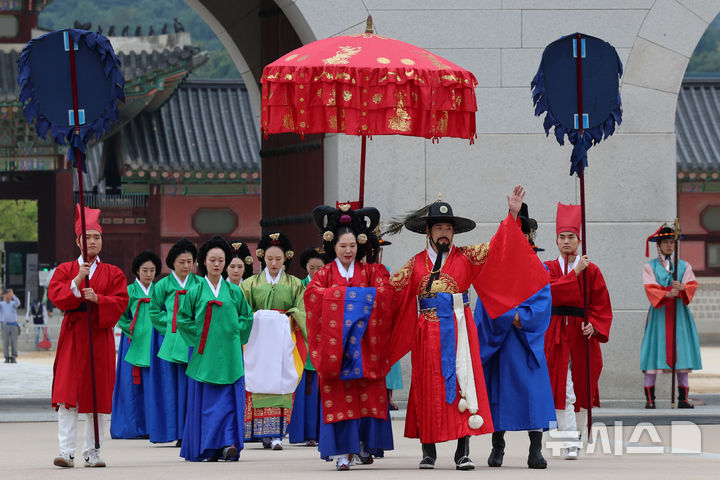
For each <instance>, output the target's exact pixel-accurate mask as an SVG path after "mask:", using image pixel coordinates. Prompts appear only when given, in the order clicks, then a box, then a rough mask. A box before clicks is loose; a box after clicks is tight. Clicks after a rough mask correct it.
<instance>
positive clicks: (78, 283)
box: [48, 205, 128, 467]
mask: <svg viewBox="0 0 720 480" xmlns="http://www.w3.org/2000/svg"><path fill="white" fill-rule="evenodd" d="M99 217H100V210H95V209H90V208H85V222H86V227H87V228H86V240H87V259H83V256H82V255H80V257H79V258H78V259H77V260H74V261H71V262H65V263H62V264H60V265H59V266H58V267H57V269H56V270H55V273H54V274H53V277H52V280H51V281H50V285H49V287H48V298H49V299H50V301H51V302H52V303H53V304H54V305H55V306H56V307H57V308H59V309H60V310H62V311H64V312H65V316H64V317H63V321H62V326H61V329H60V338H59V339H58V345H57V353H56V355H55V365H54V367H53V374H54V377H53V386H52V405H53V407H54V408H55V409H56V410H57V412H58V443H59V446H60V453H59V455H58V456H57V457H55V460H54V462H53V463H54V464H55V465H57V466H59V467H72V466H74V459H75V441H76V437H77V422H78V414H79V413H83V414H88V415H87V420H86V422H85V442H84V447H83V450H82V454H83V457H84V459H85V466H86V467H104V466H105V462H104V461H103V460H102V459H101V458H100V455H99V453H100V452H99V449H95V448H94V432H93V418H92V416H93V414H92V411H93V402H92V378H91V373H90V355H89V345H90V339H89V338H88V337H89V334H88V324H87V322H88V320H87V316H88V314H87V309H88V308H89V309H90V311H91V315H92V326H93V330H92V342H93V349H94V360H95V379H96V391H97V411H98V429H99V432H98V437H99V440H100V441H102V438H103V436H104V433H105V415H107V414H110V411H111V409H112V397H113V385H114V384H115V340H114V336H113V327H114V326H115V324H116V323H117V321H118V319H119V318H120V316H121V315H122V314H123V312H124V311H125V309H126V308H127V304H128V293H127V279H126V278H125V275H123V273H122V271H121V270H120V269H119V268H118V267H116V266H114V265H110V264H108V263H102V262H101V261H100V258H99V257H98V255H99V254H100V250H101V249H102V227H101V226H100V221H99ZM75 236H76V241H75V243H76V244H77V246H78V248H80V250H81V251H82V246H81V236H82V230H81V226H80V206H79V205H78V206H77V208H76V211H75ZM86 277H87V278H89V279H90V287H89V288H88V287H86V285H85V278H86Z"/></svg>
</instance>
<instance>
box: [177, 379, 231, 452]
mask: <svg viewBox="0 0 720 480" xmlns="http://www.w3.org/2000/svg"><path fill="white" fill-rule="evenodd" d="M244 423H245V377H240V379H239V380H238V381H237V382H235V383H233V384H232V385H217V384H214V383H204V382H198V381H197V380H193V379H192V378H189V379H188V408H187V421H186V422H185V432H184V433H183V442H182V448H180V456H181V457H183V458H185V460H190V461H191V462H200V461H202V460H205V459H208V458H218V457H220V456H221V455H222V450H223V448H225V447H229V446H231V445H235V447H237V449H238V451H240V450H242V448H243V433H244V432H243V428H244ZM239 457H240V455H239V454H238V456H237V457H235V458H234V459H233V460H237V459H238V458H239Z"/></svg>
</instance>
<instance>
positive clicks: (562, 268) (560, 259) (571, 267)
mask: <svg viewBox="0 0 720 480" xmlns="http://www.w3.org/2000/svg"><path fill="white" fill-rule="evenodd" d="M579 261H580V255H575V260H573V263H572V265H568V270H567V271H568V273H570V270H574V269H575V267H576V266H577V264H578V262H579ZM558 263H559V264H560V271H561V272H563V273H565V257H564V256H563V255H560V256H559V257H558Z"/></svg>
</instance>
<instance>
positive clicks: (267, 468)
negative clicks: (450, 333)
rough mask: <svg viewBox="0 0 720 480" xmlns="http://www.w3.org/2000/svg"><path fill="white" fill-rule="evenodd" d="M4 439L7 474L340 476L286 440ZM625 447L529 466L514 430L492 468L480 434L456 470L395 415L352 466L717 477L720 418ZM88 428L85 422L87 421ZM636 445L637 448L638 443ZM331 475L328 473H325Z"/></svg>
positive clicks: (41, 430) (517, 474)
mask: <svg viewBox="0 0 720 480" xmlns="http://www.w3.org/2000/svg"><path fill="white" fill-rule="evenodd" d="M0 428H1V429H2V435H3V439H4V441H3V447H2V450H1V453H0V457H1V458H2V461H1V463H2V465H0V476H2V478H3V479H23V480H24V479H28V480H29V479H43V480H45V479H54V478H62V479H70V478H90V477H92V478H105V479H122V480H127V479H129V478H134V476H135V475H140V476H141V477H142V479H143V480H147V479H155V478H173V479H176V480H178V479H184V478H193V479H197V478H218V479H222V478H233V479H238V478H293V479H295V480H302V479H313V480H318V479H322V478H331V477H335V478H337V477H336V475H338V472H336V471H335V468H334V464H332V463H326V462H323V461H322V460H320V459H319V457H318V453H317V450H316V449H315V448H311V447H304V446H286V448H285V450H283V451H281V452H277V451H270V450H263V449H262V448H261V447H260V446H259V445H257V444H250V445H248V446H246V448H245V449H244V450H243V451H242V453H241V458H240V461H239V462H237V463H224V462H218V463H191V462H185V461H183V460H182V459H181V458H179V457H178V452H179V450H178V449H177V448H174V447H172V446H170V445H169V444H166V445H152V444H150V443H149V442H148V441H146V440H110V439H108V440H106V441H105V443H104V445H103V458H104V459H105V460H106V461H107V463H108V468H105V469H93V471H92V472H90V471H89V470H90V469H86V468H82V465H81V462H78V467H80V468H78V467H76V468H74V469H60V468H58V467H54V466H53V465H52V458H53V457H54V455H55V454H56V448H57V444H56V437H55V435H56V424H55V423H51V422H36V423H6V424H2V425H1V426H0ZM622 430H623V431H622V437H623V443H622V448H618V444H616V443H614V438H615V432H614V429H612V428H611V429H609V431H608V434H609V439H610V440H611V441H610V442H609V443H608V445H609V448H610V450H609V451H607V452H606V453H603V451H602V449H601V448H599V447H598V449H597V450H596V451H595V453H593V454H588V453H587V452H583V454H582V455H581V458H580V459H579V460H577V461H567V460H563V459H560V458H554V457H552V456H551V455H552V453H551V451H550V450H548V449H546V451H545V456H546V458H547V459H548V464H549V466H548V469H547V470H544V471H532V472H531V471H529V470H528V468H527V465H526V461H527V447H528V440H527V435H526V434H525V433H523V432H509V433H508V434H507V436H506V440H507V448H506V454H505V463H504V466H503V467H502V468H499V469H496V468H493V469H491V468H489V467H487V464H486V459H487V455H488V454H489V451H490V438H489V436H483V437H474V438H473V439H472V442H471V457H472V458H473V459H474V461H475V464H476V466H477V469H476V470H475V471H474V472H457V471H455V470H454V465H453V463H452V455H453V451H454V444H453V443H452V442H450V443H445V444H440V445H438V458H439V460H438V465H437V468H436V471H434V472H431V471H419V470H418V469H417V464H418V461H419V460H420V448H419V444H418V442H417V440H410V439H406V438H403V437H402V422H401V421H393V431H394V432H395V450H394V451H390V452H387V455H386V458H384V459H379V460H376V462H375V464H374V465H371V466H356V467H353V469H352V470H351V471H350V473H349V474H343V475H350V476H352V477H353V478H368V479H373V480H381V479H399V478H408V477H409V476H411V475H414V476H417V475H420V476H423V477H427V478H430V477H432V478H442V479H445V478H461V477H463V478H468V477H470V478H478V475H482V476H483V477H484V478H487V476H489V475H490V476H493V477H496V478H518V479H519V478H523V479H524V478H527V476H528V475H532V476H533V477H534V478H570V477H575V478H585V479H595V478H598V479H600V478H602V479H607V478H618V479H631V478H642V479H647V478H672V479H683V480H685V479H687V478H701V477H702V478H715V477H714V475H715V474H716V472H717V466H718V464H719V461H720V426H716V425H712V426H703V427H700V430H701V434H702V447H701V449H699V450H700V451H699V452H695V453H686V454H677V453H676V454H673V453H670V451H669V447H670V440H671V435H670V430H669V428H668V427H658V428H657V433H658V435H659V436H660V443H658V444H652V446H659V447H661V453H655V454H653V453H644V454H637V453H635V454H633V453H628V449H631V448H633V447H635V448H637V447H642V446H648V445H651V444H650V443H649V442H650V438H649V437H650V434H649V433H648V432H645V433H644V436H643V437H642V438H640V439H639V441H636V440H633V441H630V440H631V438H630V437H631V435H632V433H633V431H632V430H633V429H632V428H630V427H626V428H623V429H622ZM80 431H82V428H80ZM630 451H631V450H630ZM325 475H328V477H325Z"/></svg>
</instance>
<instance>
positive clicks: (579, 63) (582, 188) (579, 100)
mask: <svg viewBox="0 0 720 480" xmlns="http://www.w3.org/2000/svg"><path fill="white" fill-rule="evenodd" d="M576 39H577V54H576V55H575V58H576V66H577V68H576V72H577V106H578V113H577V118H578V127H579V130H580V131H579V139H578V141H579V142H582V141H583V136H584V135H585V128H584V127H585V119H584V116H583V101H582V100H583V99H582V35H580V34H579V33H578V34H577V36H576ZM578 176H579V177H580V212H581V219H582V254H583V256H584V255H587V226H586V221H585V169H581V170H580V173H579V174H578ZM582 284H583V317H584V318H583V327H585V326H586V325H587V324H588V304H589V303H590V302H589V301H588V300H589V299H588V295H589V294H588V278H587V269H585V270H583V272H582ZM590 368H591V365H590V337H589V336H585V373H586V375H587V379H586V384H587V389H586V390H587V392H586V393H587V413H588V415H587V429H588V439H590V437H591V435H592V387H591V379H592V375H590Z"/></svg>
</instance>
